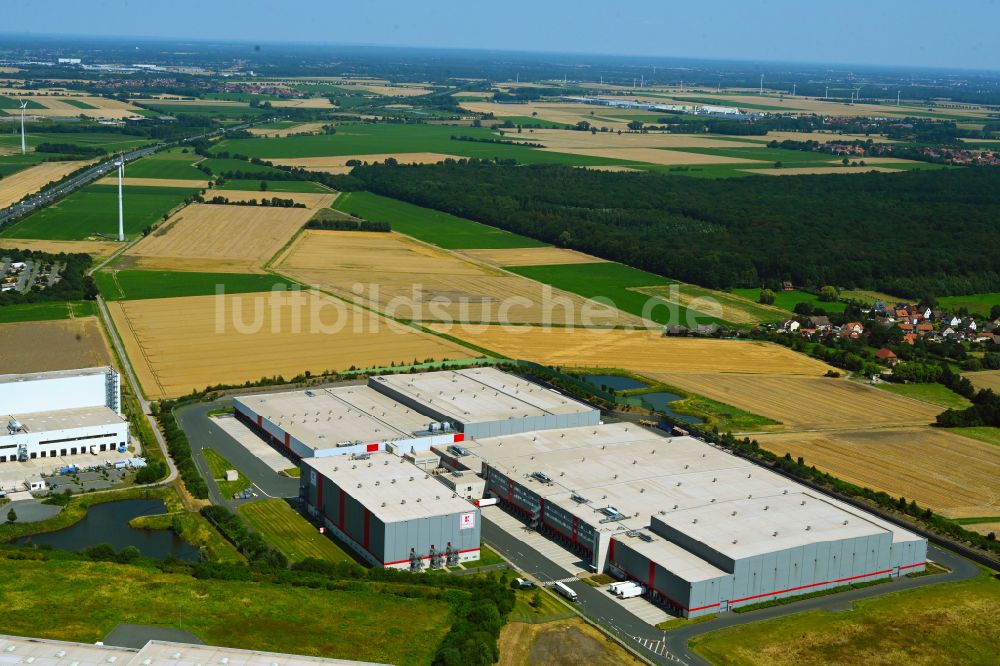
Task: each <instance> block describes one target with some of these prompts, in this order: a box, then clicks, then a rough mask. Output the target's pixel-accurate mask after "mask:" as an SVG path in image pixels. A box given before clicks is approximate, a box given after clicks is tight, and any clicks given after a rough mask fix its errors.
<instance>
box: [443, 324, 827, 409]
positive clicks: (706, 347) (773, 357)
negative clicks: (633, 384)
mask: <svg viewBox="0 0 1000 666" xmlns="http://www.w3.org/2000/svg"><path fill="white" fill-rule="evenodd" d="M428 327H429V328H431V329H433V330H435V331H440V332H449V333H450V334H451V335H454V336H455V337H458V338H460V339H463V340H466V341H468V342H471V343H473V344H476V345H480V346H482V347H484V348H486V349H490V350H492V351H495V352H498V353H500V354H503V355H505V356H508V357H510V358H519V359H525V360H529V361H534V362H536V363H541V364H543V365H555V366H561V367H566V368H581V369H583V368H621V369H623V370H632V371H634V372H637V373H640V374H650V373H678V374H684V373H709V372H718V373H774V372H781V373H785V374H789V375H806V376H814V377H818V376H819V375H822V374H823V373H824V372H826V371H827V370H829V369H830V366H828V365H826V364H824V363H820V362H819V361H817V360H815V359H811V358H809V357H807V356H805V355H803V354H797V353H795V352H793V351H791V350H789V349H786V348H784V347H780V346H778V345H775V344H770V343H766V342H751V341H734V340H716V339H712V338H678V337H665V336H663V335H662V334H661V333H660V331H659V327H656V329H655V330H645V329H636V330H624V329H593V328H590V329H584V328H554V327H553V328H546V327H541V326H517V327H504V326H487V327H483V328H482V329H481V330H477V331H474V332H473V331H467V332H463V331H461V330H460V329H455V330H451V331H449V330H448V327H447V326H445V325H439V324H431V325H429V326H428ZM720 376H725V375H724V374H722V375H720ZM740 376H747V375H740ZM751 376H752V375H751ZM748 411H752V410H748ZM756 413H759V412H756Z"/></svg>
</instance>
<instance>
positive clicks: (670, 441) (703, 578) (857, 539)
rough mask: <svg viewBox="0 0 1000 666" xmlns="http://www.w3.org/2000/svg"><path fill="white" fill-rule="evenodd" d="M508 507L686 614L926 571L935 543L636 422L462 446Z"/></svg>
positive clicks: (467, 464)
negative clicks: (928, 549) (929, 551)
mask: <svg viewBox="0 0 1000 666" xmlns="http://www.w3.org/2000/svg"><path fill="white" fill-rule="evenodd" d="M462 448H463V453H464V454H465V455H455V453H454V452H453V451H447V450H445V451H441V452H440V453H441V454H442V458H443V459H444V461H445V463H446V464H447V465H448V466H449V467H452V468H466V469H478V470H479V471H480V473H481V474H482V475H483V477H484V478H485V479H486V490H487V492H488V493H490V494H491V495H492V496H494V497H496V498H497V499H498V500H499V501H500V503H501V504H502V505H503V506H504V507H505V508H506V509H508V510H509V511H512V512H513V513H515V514H518V515H520V516H521V517H523V518H524V519H525V520H526V521H527V522H528V523H529V524H530V525H533V526H535V527H537V528H538V529H540V530H541V531H543V532H545V533H548V534H550V535H552V536H553V537H554V538H556V539H558V540H560V541H562V542H564V543H565V544H566V545H567V546H568V547H570V548H571V549H573V550H575V551H576V552H578V553H579V554H580V555H581V556H582V557H583V558H584V559H586V560H588V561H589V562H590V563H591V566H592V567H593V569H594V570H595V571H602V572H603V571H605V570H610V571H612V572H613V573H616V574H618V575H619V576H623V577H628V578H631V579H634V580H636V581H638V582H640V583H641V584H642V585H644V586H645V587H646V589H647V590H648V592H649V594H650V595H651V596H652V597H654V598H655V599H656V600H657V601H660V602H662V603H664V604H665V605H668V606H670V607H671V608H672V609H673V610H674V611H676V612H679V613H681V614H683V615H685V616H688V617H695V616H697V615H702V614H706V613H714V612H718V611H720V610H728V609H730V608H733V607H736V606H740V605H746V604H750V603H755V602H757V601H761V600H763V599H770V598H775V597H780V596H788V595H793V594H802V593H805V592H812V591H815V590H818V589H823V588H828V587H836V586H840V585H844V584H846V583H849V582H855V581H862V580H871V579H875V578H879V577H887V576H895V575H899V574H900V572H903V573H906V572H909V571H915V570H920V569H922V568H923V566H924V561H925V558H926V547H927V542H926V540H925V539H923V538H921V537H918V536H917V535H914V534H912V533H910V532H908V531H907V530H904V529H902V528H900V527H899V526H897V525H894V524H892V523H890V522H888V521H884V520H881V519H879V518H877V517H875V516H874V515H871V514H869V513H867V512H865V511H862V510H860V509H857V508H854V507H852V506H849V505H847V504H844V503H842V502H839V501H837V500H834V499H833V498H830V497H826V496H823V495H821V494H819V493H817V492H815V491H813V490H810V489H807V488H806V487H804V486H802V485H800V484H798V483H795V482H794V481H791V480H789V479H786V478H785V477H783V476H781V475H779V474H776V473H774V472H771V471H770V470H767V469H764V468H762V467H760V466H758V465H755V464H753V463H751V462H749V461H746V460H744V459H742V458H739V457H737V456H734V455H732V454H730V453H728V452H725V451H723V450H720V449H718V448H716V447H714V446H711V445H709V444H706V443H705V442H702V441H700V440H697V439H695V438H692V437H672V438H667V437H663V436H660V435H657V434H655V433H652V432H650V431H647V430H645V429H643V428H641V427H637V426H635V425H632V424H610V425H601V426H596V427H582V428H566V429H556V430H548V431H540V432H532V433H521V434H517V435H511V436H507V437H491V438H484V439H479V440H470V441H466V442H465V443H464V444H463V447H462Z"/></svg>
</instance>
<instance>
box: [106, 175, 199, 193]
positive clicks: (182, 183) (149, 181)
mask: <svg viewBox="0 0 1000 666" xmlns="http://www.w3.org/2000/svg"><path fill="white" fill-rule="evenodd" d="M95 183H96V184H97V185H114V186H115V187H118V176H105V177H104V178H101V179H100V180H97V181H95ZM122 184H123V185H124V186H125V187H190V188H193V189H198V190H203V189H205V188H206V187H208V181H207V180H184V179H180V178H136V177H134V176H125V179H124V180H123V181H122Z"/></svg>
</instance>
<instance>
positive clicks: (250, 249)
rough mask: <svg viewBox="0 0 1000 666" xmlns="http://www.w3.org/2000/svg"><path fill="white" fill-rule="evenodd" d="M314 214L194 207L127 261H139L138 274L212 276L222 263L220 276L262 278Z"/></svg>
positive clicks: (301, 210)
mask: <svg viewBox="0 0 1000 666" xmlns="http://www.w3.org/2000/svg"><path fill="white" fill-rule="evenodd" d="M313 196H317V195H313ZM321 196H327V195H321ZM312 214H313V211H312V210H310V209H308V208H275V207H264V206H225V205H215V204H198V203H194V204H190V205H188V206H186V207H185V208H183V209H181V210H180V211H178V212H177V213H175V214H174V215H173V216H172V217H171V218H170V219H168V220H167V221H166V222H164V223H163V224H161V225H160V226H159V227H157V228H156V230H154V231H153V232H152V233H151V234H149V235H148V236H146V237H145V238H143V239H142V240H141V241H139V242H138V243H137V244H135V245H134V246H133V247H131V248H130V249H129V250H128V252H127V253H126V254H125V258H126V259H127V258H134V259H136V260H137V262H136V266H137V267H139V268H161V269H170V268H173V267H176V269H177V270H212V269H211V266H212V262H216V261H217V262H218V266H217V268H216V269H215V272H246V271H249V272H260V271H261V268H260V267H261V266H262V265H263V263H264V262H265V261H266V260H267V259H270V258H271V257H272V256H273V255H274V253H275V252H277V251H278V250H280V249H281V248H282V247H283V246H284V245H285V244H286V243H287V242H288V241H289V240H290V239H291V238H292V237H293V236H294V235H295V234H296V233H297V232H298V231H299V229H301V228H302V226H303V225H304V224H305V223H306V222H307V221H308V220H309V218H310V217H311V216H312Z"/></svg>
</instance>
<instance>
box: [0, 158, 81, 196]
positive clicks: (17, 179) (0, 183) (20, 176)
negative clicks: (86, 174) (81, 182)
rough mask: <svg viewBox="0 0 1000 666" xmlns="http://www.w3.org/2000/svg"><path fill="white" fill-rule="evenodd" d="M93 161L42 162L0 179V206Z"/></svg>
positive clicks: (35, 190) (60, 178) (33, 191)
mask: <svg viewBox="0 0 1000 666" xmlns="http://www.w3.org/2000/svg"><path fill="white" fill-rule="evenodd" d="M95 161H96V160H73V161H70V162H42V163H41V164H36V165H35V166H33V167H28V168H27V169H23V170H21V171H18V172H17V173H15V174H14V175H12V176H7V177H6V178H3V179H0V208H6V207H7V206H9V205H11V204H14V203H17V202H18V201H20V200H21V199H23V198H24V197H26V196H28V195H29V194H34V193H35V192H37V191H38V190H40V189H42V186H43V185H48V184H49V183H51V182H52V181H54V180H62V179H63V178H64V177H65V176H66V175H68V174H71V173H73V172H74V171H76V170H77V169H79V168H81V167H83V166H85V165H87V164H90V163H91V162H95Z"/></svg>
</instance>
